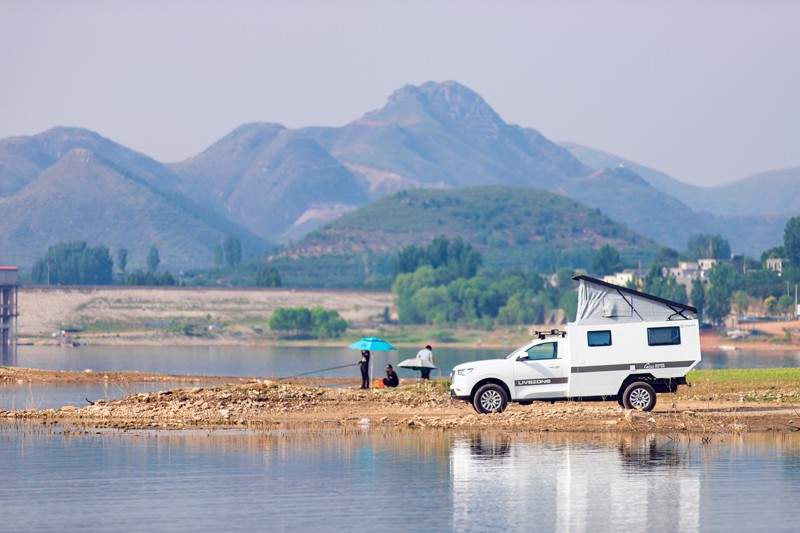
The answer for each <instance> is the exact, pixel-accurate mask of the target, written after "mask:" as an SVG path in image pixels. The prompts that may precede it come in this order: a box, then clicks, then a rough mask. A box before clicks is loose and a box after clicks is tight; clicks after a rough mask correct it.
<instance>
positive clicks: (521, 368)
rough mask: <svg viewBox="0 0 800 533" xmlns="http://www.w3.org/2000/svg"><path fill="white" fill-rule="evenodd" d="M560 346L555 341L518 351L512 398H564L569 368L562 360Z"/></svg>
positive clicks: (515, 361)
mask: <svg viewBox="0 0 800 533" xmlns="http://www.w3.org/2000/svg"><path fill="white" fill-rule="evenodd" d="M559 346H560V343H559V341H557V340H556V341H552V342H543V343H537V344H532V345H529V346H527V347H525V348H524V349H523V350H520V351H518V352H517V355H516V358H515V360H514V392H513V397H514V398H515V399H536V398H558V397H562V396H565V395H566V391H567V386H568V383H567V382H568V379H569V365H568V364H566V361H565V360H564V359H563V358H562V357H561V354H560V353H559ZM561 348H566V346H561Z"/></svg>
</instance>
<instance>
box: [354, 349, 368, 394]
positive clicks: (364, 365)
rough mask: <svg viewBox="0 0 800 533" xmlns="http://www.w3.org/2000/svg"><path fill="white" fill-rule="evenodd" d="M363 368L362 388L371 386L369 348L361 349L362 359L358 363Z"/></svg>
mask: <svg viewBox="0 0 800 533" xmlns="http://www.w3.org/2000/svg"><path fill="white" fill-rule="evenodd" d="M356 364H358V367H359V369H360V370H361V388H362V389H368V388H369V350H361V360H360V361H359V362H358V363H356Z"/></svg>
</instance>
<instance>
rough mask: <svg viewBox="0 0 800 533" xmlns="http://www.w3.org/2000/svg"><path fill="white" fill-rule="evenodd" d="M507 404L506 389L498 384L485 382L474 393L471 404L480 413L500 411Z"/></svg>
mask: <svg viewBox="0 0 800 533" xmlns="http://www.w3.org/2000/svg"><path fill="white" fill-rule="evenodd" d="M507 405H508V396H507V395H506V391H504V390H503V387H501V386H500V385H495V384H494V383H487V384H486V385H484V386H483V387H481V388H480V389H478V392H476V393H475V396H474V397H473V398H472V406H473V407H474V408H475V410H476V411H478V412H479V413H481V414H486V413H502V412H503V411H504V410H505V408H506V406H507Z"/></svg>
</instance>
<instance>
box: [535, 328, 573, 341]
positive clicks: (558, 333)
mask: <svg viewBox="0 0 800 533" xmlns="http://www.w3.org/2000/svg"><path fill="white" fill-rule="evenodd" d="M532 333H533V336H534V337H536V338H539V339H544V338H545V337H561V338H562V339H563V338H565V337H566V336H567V332H566V331H560V330H558V329H551V330H550V331H533V332H532Z"/></svg>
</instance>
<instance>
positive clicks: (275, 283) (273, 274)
mask: <svg viewBox="0 0 800 533" xmlns="http://www.w3.org/2000/svg"><path fill="white" fill-rule="evenodd" d="M253 284H254V285H255V286H256V287H280V286H281V275H280V274H279V273H278V271H277V270H276V269H275V268H273V267H264V268H262V269H261V270H259V271H258V272H256V279H255V281H254V283H253Z"/></svg>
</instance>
